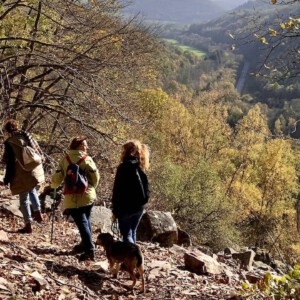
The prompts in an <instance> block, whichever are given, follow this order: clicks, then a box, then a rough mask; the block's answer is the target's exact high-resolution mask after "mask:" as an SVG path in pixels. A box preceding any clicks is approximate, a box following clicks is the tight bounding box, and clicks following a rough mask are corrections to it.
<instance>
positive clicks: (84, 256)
mask: <svg viewBox="0 0 300 300" xmlns="http://www.w3.org/2000/svg"><path fill="white" fill-rule="evenodd" d="M78 260H79V261H86V260H92V261H94V260H95V256H94V254H88V253H82V254H80V256H79V258H78Z"/></svg>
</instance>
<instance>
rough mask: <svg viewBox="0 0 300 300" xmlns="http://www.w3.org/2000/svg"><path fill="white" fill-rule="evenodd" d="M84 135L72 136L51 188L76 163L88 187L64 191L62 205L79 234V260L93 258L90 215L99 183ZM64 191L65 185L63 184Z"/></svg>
mask: <svg viewBox="0 0 300 300" xmlns="http://www.w3.org/2000/svg"><path fill="white" fill-rule="evenodd" d="M86 139H87V138H86V137H85V136H78V137H75V138H73V140H72V141H71V144H70V149H69V151H68V152H67V155H66V156H65V157H64V158H63V159H62V160H61V161H60V163H59V166H58V168H57V170H56V172H55V174H53V176H52V183H51V188H54V189H55V188H57V187H58V186H59V185H60V184H61V183H62V182H63V181H64V180H65V177H66V172H67V170H68V167H69V165H70V162H71V163H72V164H76V163H77V164H78V165H79V168H80V170H81V172H82V173H83V174H84V175H85V176H86V178H87V181H88V187H87V189H86V190H85V191H83V192H82V193H79V194H78V193H69V192H68V193H66V192H65V199H64V207H65V209H67V210H68V212H69V214H70V215H71V216H72V218H73V219H74V222H75V224H76V225H77V227H78V230H79V233H80V236H81V240H82V241H81V245H82V250H83V253H82V254H81V255H80V257H79V260H80V261H84V260H94V244H93V240H92V229H91V221H90V215H91V210H92V207H93V204H94V201H95V200H96V190H95V189H96V187H97V185H98V183H99V178H100V176H99V172H98V169H97V167H96V165H95V162H94V161H93V159H92V158H91V157H90V156H88V155H87V149H88V145H87V141H86ZM65 191H66V186H65Z"/></svg>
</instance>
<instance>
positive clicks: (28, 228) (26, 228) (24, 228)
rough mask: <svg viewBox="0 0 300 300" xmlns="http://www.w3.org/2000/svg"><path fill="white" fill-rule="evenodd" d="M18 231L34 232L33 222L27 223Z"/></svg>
mask: <svg viewBox="0 0 300 300" xmlns="http://www.w3.org/2000/svg"><path fill="white" fill-rule="evenodd" d="M17 232H18V233H32V228H31V223H26V224H25V226H24V227H23V228H21V229H19V230H18V231H17Z"/></svg>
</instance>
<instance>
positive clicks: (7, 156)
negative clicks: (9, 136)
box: [2, 141, 16, 185]
mask: <svg viewBox="0 0 300 300" xmlns="http://www.w3.org/2000/svg"><path fill="white" fill-rule="evenodd" d="M2 162H3V163H5V164H6V169H5V176H4V179H3V182H4V184H5V185H8V184H9V183H10V182H11V181H12V180H13V178H14V176H15V173H16V168H15V155H14V152H13V149H12V148H11V146H10V145H9V143H8V142H7V141H6V142H5V143H4V154H3V158H2Z"/></svg>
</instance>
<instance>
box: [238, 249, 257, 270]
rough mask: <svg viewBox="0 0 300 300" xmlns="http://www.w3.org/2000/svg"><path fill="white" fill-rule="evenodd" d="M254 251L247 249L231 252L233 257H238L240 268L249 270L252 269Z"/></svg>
mask: <svg viewBox="0 0 300 300" xmlns="http://www.w3.org/2000/svg"><path fill="white" fill-rule="evenodd" d="M254 256H255V252H254V251H253V250H247V251H245V252H238V253H232V258H233V259H238V260H239V261H240V262H241V265H240V267H241V268H242V269H245V270H248V271H250V270H251V269H252V265H253V260H254Z"/></svg>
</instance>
